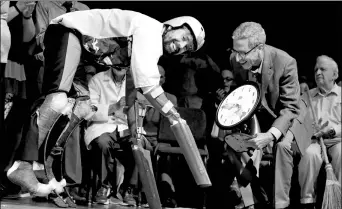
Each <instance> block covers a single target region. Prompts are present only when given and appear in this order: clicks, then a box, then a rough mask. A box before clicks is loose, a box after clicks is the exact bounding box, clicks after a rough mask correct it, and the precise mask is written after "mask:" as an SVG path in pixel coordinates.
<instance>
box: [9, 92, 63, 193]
mask: <svg viewBox="0 0 342 209" xmlns="http://www.w3.org/2000/svg"><path fill="white" fill-rule="evenodd" d="M66 105H67V97H66V94H65V93H62V92H58V93H52V94H49V95H48V96H47V97H46V98H45V100H44V103H43V104H42V105H41V106H40V108H39V109H38V110H37V111H36V113H34V117H33V120H34V121H33V122H34V124H37V126H38V136H37V139H38V143H37V145H38V147H37V148H38V149H39V148H40V146H41V145H42V143H43V142H44V140H45V138H46V135H47V133H48V132H49V130H50V129H51V127H52V126H53V124H54V123H55V122H56V121H57V120H58V118H59V117H60V116H61V113H60V112H61V111H62V110H63V109H64V108H65V106H66ZM7 177H8V179H9V180H10V181H11V182H13V183H15V184H17V185H18V186H21V187H24V188H27V189H28V190H29V191H30V193H32V194H33V195H35V196H47V195H49V194H50V192H51V191H52V190H53V189H55V187H56V186H57V185H58V184H52V183H50V182H49V184H48V185H46V184H40V183H39V182H38V180H37V178H36V176H35V175H34V172H33V164H32V162H28V161H16V162H15V163H14V164H13V166H12V167H11V168H10V169H9V170H8V172H7Z"/></svg>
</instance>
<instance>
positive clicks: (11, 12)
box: [0, 1, 35, 199]
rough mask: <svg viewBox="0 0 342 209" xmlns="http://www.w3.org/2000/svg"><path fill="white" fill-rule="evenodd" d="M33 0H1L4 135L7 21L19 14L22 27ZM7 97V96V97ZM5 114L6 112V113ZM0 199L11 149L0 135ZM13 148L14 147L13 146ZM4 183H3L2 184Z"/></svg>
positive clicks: (0, 123) (0, 128)
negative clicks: (25, 0) (11, 2)
mask: <svg viewBox="0 0 342 209" xmlns="http://www.w3.org/2000/svg"><path fill="white" fill-rule="evenodd" d="M34 6H35V2H31V1H27V2H24V1H18V2H16V3H14V5H13V6H10V1H1V16H0V21H1V64H0V135H1V136H6V133H5V127H4V118H5V100H6V98H5V88H6V87H5V80H4V77H5V69H6V63H7V62H8V54H9V51H10V48H11V32H10V29H9V27H8V24H7V23H8V22H10V21H12V20H13V19H14V18H15V17H17V16H18V15H20V16H21V17H22V19H23V20H22V26H23V27H24V26H25V25H27V24H30V23H31V22H30V21H31V14H32V11H33V9H34ZM23 34H24V35H27V36H32V35H33V34H32V33H31V31H25V30H24V31H23ZM22 38H23V37H21V39H22ZM8 99H9V98H8ZM10 107H11V105H10V102H7V105H6V109H7V111H6V112H7V113H8V112H9V109H10ZM6 115H7V114H6ZM0 149H1V150H0V153H1V157H0V159H1V162H0V171H1V173H0V199H1V197H2V196H3V195H5V193H6V185H5V183H4V182H5V181H6V179H7V177H6V176H5V175H4V174H3V173H2V172H3V171H4V170H6V167H7V166H8V164H9V163H10V161H11V158H12V157H11V156H12V154H13V149H9V148H8V141H7V139H6V138H5V137H1V141H0ZM14 149H15V148H14ZM3 183H4V184H3Z"/></svg>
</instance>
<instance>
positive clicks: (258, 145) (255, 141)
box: [248, 132, 274, 149]
mask: <svg viewBox="0 0 342 209" xmlns="http://www.w3.org/2000/svg"><path fill="white" fill-rule="evenodd" d="M273 139H274V136H273V135H272V134H271V133H270V132H266V133H257V134H255V135H254V136H253V138H252V139H250V140H248V142H249V143H251V145H252V146H253V147H254V148H255V149H262V148H264V147H266V146H267V145H268V144H269V143H270V142H271V141H273Z"/></svg>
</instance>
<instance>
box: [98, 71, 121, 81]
mask: <svg viewBox="0 0 342 209" xmlns="http://www.w3.org/2000/svg"><path fill="white" fill-rule="evenodd" d="M102 80H103V81H107V82H108V81H113V82H114V76H113V73H112V70H111V69H109V70H106V71H105V72H104V74H103V79H102ZM125 80H126V76H124V78H123V79H122V82H124V81H125Z"/></svg>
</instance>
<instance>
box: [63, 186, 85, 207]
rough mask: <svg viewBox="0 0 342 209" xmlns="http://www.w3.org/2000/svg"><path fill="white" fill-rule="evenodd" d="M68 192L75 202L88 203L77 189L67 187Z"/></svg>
mask: <svg viewBox="0 0 342 209" xmlns="http://www.w3.org/2000/svg"><path fill="white" fill-rule="evenodd" d="M67 190H68V192H69V194H70V196H71V197H72V199H73V200H75V201H76V202H77V203H78V204H85V203H87V199H86V198H85V197H83V196H81V195H80V193H79V192H78V188H77V187H67Z"/></svg>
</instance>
